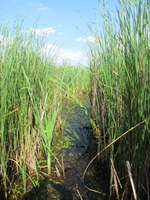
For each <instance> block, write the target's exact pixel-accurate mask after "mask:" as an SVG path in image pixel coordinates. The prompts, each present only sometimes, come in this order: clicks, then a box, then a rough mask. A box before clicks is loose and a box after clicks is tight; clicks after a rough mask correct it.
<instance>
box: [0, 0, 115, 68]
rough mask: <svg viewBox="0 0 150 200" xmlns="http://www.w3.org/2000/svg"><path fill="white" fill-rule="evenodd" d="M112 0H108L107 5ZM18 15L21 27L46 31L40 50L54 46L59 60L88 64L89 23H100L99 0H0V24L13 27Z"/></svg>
mask: <svg viewBox="0 0 150 200" xmlns="http://www.w3.org/2000/svg"><path fill="white" fill-rule="evenodd" d="M115 1H116V0H114V1H110V2H112V3H110V8H112V9H113V7H114V5H115V4H114V2H115ZM20 19H24V24H23V26H24V29H26V30H34V33H36V34H37V35H38V34H39V35H40V34H46V39H45V45H44V47H43V53H45V54H46V53H47V52H49V50H50V49H53V51H57V54H58V56H57V59H58V62H64V61H66V62H68V63H71V64H74V65H78V64H81V65H83V66H85V65H87V57H86V50H87V45H86V44H87V42H91V43H92V42H94V38H93V36H92V34H91V33H90V31H89V28H88V25H89V24H94V23H99V24H101V23H102V21H101V18H99V14H98V0H0V26H1V25H2V24H4V23H8V24H9V26H10V27H11V26H12V27H13V24H14V21H16V20H18V21H19V20H20ZM35 23H36V26H35ZM57 49H58V50H57Z"/></svg>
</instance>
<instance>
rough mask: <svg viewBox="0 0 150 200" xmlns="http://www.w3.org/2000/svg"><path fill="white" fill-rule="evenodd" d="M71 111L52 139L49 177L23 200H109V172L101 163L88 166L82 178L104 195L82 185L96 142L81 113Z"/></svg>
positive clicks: (74, 110) (76, 108)
mask: <svg viewBox="0 0 150 200" xmlns="http://www.w3.org/2000/svg"><path fill="white" fill-rule="evenodd" d="M70 110H73V111H70V112H68V116H67V119H66V123H65V126H64V130H63V131H62V133H61V134H60V133H59V134H57V135H56V136H55V137H54V139H53V146H52V149H53V153H54V155H55V156H53V160H52V171H53V173H52V175H51V177H50V178H45V179H43V180H41V182H40V186H39V187H36V188H33V189H32V190H31V191H30V192H28V193H27V194H25V195H24V196H23V198H22V200H25V199H35V200H55V199H56V200H78V199H83V200H102V199H108V192H109V188H108V187H109V179H108V173H107V170H106V167H105V166H104V165H101V164H100V162H97V161H96V162H95V163H93V164H92V165H91V166H90V168H89V170H88V171H87V173H86V175H85V184H86V186H88V187H90V188H92V189H94V190H98V191H100V192H102V193H105V194H106V195H105V196H104V195H100V194H97V193H95V192H91V191H89V190H88V189H87V188H86V187H85V185H84V183H83V180H82V175H83V172H84V170H85V168H86V166H87V164H88V163H89V161H90V159H91V158H92V157H93V156H94V155H95V153H96V148H97V141H96V140H95V139H94V137H92V128H91V125H90V123H89V121H88V119H87V117H86V116H85V114H84V112H83V110H82V109H80V108H79V107H77V106H76V107H74V108H73V109H70ZM65 115H66V114H64V117H65ZM56 158H57V159H56ZM61 166H63V170H62V168H61Z"/></svg>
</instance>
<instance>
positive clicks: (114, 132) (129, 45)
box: [89, 0, 150, 199]
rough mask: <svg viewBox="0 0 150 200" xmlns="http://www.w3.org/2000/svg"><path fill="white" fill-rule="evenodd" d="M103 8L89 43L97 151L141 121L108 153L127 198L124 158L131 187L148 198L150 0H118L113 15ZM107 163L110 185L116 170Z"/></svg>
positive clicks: (128, 196)
mask: <svg viewBox="0 0 150 200" xmlns="http://www.w3.org/2000/svg"><path fill="white" fill-rule="evenodd" d="M101 10H102V12H101V14H102V17H103V31H101V32H100V31H99V30H96V31H93V32H92V34H94V35H95V38H96V41H97V43H96V44H92V45H91V46H89V61H90V67H91V86H92V90H91V102H92V116H93V119H94V120H95V121H96V123H97V125H98V126H99V129H100V134H99V150H101V149H102V148H104V147H106V146H107V144H108V143H111V142H113V141H114V140H115V139H116V138H117V137H119V136H120V135H121V134H123V133H124V132H126V131H127V130H129V129H130V128H132V127H134V126H135V125H137V124H139V123H141V122H142V125H140V126H138V127H137V128H135V129H134V130H132V131H131V132H130V133H129V134H127V135H126V136H125V137H124V138H122V139H121V140H120V141H119V142H118V143H115V144H114V145H111V147H110V151H109V154H106V158H109V159H110V158H111V159H112V160H113V163H114V166H115V168H116V171H117V173H118V175H119V177H120V179H123V180H122V181H121V182H122V185H123V192H124V195H125V199H131V196H132V192H131V186H130V184H129V178H128V176H127V170H126V169H127V168H126V166H125V162H126V161H127V160H128V161H129V162H130V164H131V166H132V173H133V179H134V184H135V190H136V192H137V195H138V197H139V198H141V197H142V198H144V197H143V195H147V197H148V191H149V189H148V187H147V184H149V182H148V180H147V178H146V177H147V176H148V175H149V168H150V165H149V163H148V159H149V158H150V154H149V152H150V151H149V150H150V145H149V142H150V141H149V133H150V126H149V124H150V123H149V122H150V118H149V116H150V106H149V105H150V87H149V85H150V67H149V41H148V40H149V36H148V21H149V16H148V1H146V0H145V1H141V0H138V1H132V2H131V1H126V0H125V1H119V8H118V9H117V10H116V11H117V12H116V13H117V16H115V17H114V16H113V15H112V14H111V13H110V12H109V10H108V9H107V8H106V7H103V8H102V9H101ZM110 168H111V185H112V184H113V183H114V177H115V173H114V169H113V168H112V166H110ZM118 185H119V183H118ZM115 186H116V185H115ZM118 187H119V186H118ZM143 187H144V189H143ZM127 188H128V190H127ZM144 193H145V194H144ZM122 194H123V193H122Z"/></svg>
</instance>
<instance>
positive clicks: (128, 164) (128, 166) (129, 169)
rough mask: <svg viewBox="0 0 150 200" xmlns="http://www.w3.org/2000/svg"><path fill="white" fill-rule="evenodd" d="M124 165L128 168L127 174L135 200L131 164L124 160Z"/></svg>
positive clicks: (135, 199)
mask: <svg viewBox="0 0 150 200" xmlns="http://www.w3.org/2000/svg"><path fill="white" fill-rule="evenodd" d="M126 166H127V169H128V175H129V178H130V182H131V187H132V190H133V196H134V200H137V194H136V190H135V185H134V181H133V177H132V173H131V165H130V163H129V161H126Z"/></svg>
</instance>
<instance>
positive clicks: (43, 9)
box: [38, 3, 48, 11]
mask: <svg viewBox="0 0 150 200" xmlns="http://www.w3.org/2000/svg"><path fill="white" fill-rule="evenodd" d="M38 6H39V10H40V11H45V10H48V6H46V5H45V4H43V3H39V4H38Z"/></svg>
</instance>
